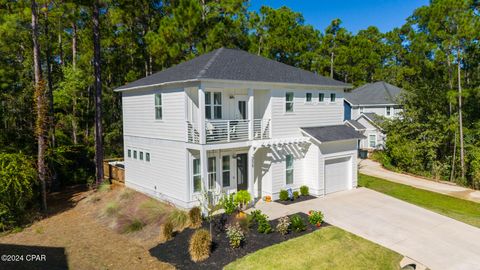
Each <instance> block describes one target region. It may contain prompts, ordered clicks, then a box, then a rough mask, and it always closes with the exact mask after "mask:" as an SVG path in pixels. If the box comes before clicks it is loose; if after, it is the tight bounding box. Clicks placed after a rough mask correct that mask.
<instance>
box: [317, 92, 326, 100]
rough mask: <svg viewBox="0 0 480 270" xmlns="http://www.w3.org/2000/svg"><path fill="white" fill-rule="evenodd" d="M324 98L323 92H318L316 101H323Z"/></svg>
mask: <svg viewBox="0 0 480 270" xmlns="http://www.w3.org/2000/svg"><path fill="white" fill-rule="evenodd" d="M324 100H325V94H324V93H320V94H318V101H319V102H323V101H324Z"/></svg>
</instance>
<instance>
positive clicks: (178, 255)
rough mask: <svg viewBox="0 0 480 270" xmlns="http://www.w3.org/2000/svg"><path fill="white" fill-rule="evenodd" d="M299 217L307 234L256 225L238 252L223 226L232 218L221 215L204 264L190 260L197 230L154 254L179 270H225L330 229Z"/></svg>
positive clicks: (171, 241)
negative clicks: (256, 254)
mask: <svg viewBox="0 0 480 270" xmlns="http://www.w3.org/2000/svg"><path fill="white" fill-rule="evenodd" d="M298 215H300V216H301V217H302V218H303V219H304V221H305V224H307V229H306V230H305V231H303V232H300V233H297V232H290V233H288V234H287V235H285V236H283V235H281V234H280V233H278V232H275V231H274V232H272V233H269V234H261V233H258V232H257V225H256V224H255V225H253V226H252V227H251V228H250V230H249V232H247V233H246V234H245V242H244V243H243V244H242V246H241V247H240V248H236V249H233V248H231V247H230V244H229V242H228V238H227V235H226V234H225V231H224V230H223V226H222V225H221V224H223V223H224V222H227V221H226V220H227V219H228V216H227V215H225V214H222V215H219V216H218V217H217V219H216V221H215V222H213V224H214V226H213V243H212V253H211V254H210V257H209V258H208V259H207V260H205V261H203V262H199V263H195V262H193V261H192V260H191V259H190V254H189V253H188V241H189V240H190V237H191V235H192V234H193V232H194V231H195V230H192V229H186V230H184V231H182V232H181V233H178V234H177V235H175V237H174V238H173V239H172V240H170V241H168V242H166V243H163V244H160V245H158V246H156V247H154V248H152V249H150V254H151V255H152V256H154V257H156V258H158V259H159V260H161V261H163V262H168V263H170V264H172V265H174V266H175V267H176V268H177V269H222V268H223V267H224V266H226V265H227V264H229V263H230V262H233V261H235V260H237V259H238V258H241V257H243V256H245V255H247V254H249V253H252V252H255V251H257V250H259V249H262V248H265V247H268V246H271V245H274V244H277V243H280V242H283V241H286V240H289V239H292V238H296V237H299V236H302V235H305V234H307V233H311V232H313V231H315V230H318V229H320V228H323V227H326V226H330V225H329V224H327V223H323V224H322V226H321V227H320V228H317V227H315V226H313V225H311V224H310V223H309V222H308V216H307V215H306V214H304V213H298ZM290 217H291V216H290ZM270 224H271V226H272V229H275V228H276V226H277V224H278V219H276V220H272V221H270ZM203 228H205V229H207V230H208V229H209V225H208V223H204V224H203Z"/></svg>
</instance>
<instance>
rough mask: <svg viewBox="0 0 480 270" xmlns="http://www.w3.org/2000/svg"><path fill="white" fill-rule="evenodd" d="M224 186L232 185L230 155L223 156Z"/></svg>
mask: <svg viewBox="0 0 480 270" xmlns="http://www.w3.org/2000/svg"><path fill="white" fill-rule="evenodd" d="M222 186H223V187H229V186H230V156H223V157H222Z"/></svg>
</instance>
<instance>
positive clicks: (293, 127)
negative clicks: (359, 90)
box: [271, 89, 343, 139]
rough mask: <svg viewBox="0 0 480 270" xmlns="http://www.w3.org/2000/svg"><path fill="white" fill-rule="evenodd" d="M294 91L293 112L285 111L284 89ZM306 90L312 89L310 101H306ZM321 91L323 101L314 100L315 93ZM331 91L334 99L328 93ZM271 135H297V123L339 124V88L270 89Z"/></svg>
mask: <svg viewBox="0 0 480 270" xmlns="http://www.w3.org/2000/svg"><path fill="white" fill-rule="evenodd" d="M286 92H293V93H294V99H293V100H294V105H293V112H288V113H287V112H285V93H286ZM306 93H312V101H313V102H311V103H307V102H306V98H305V95H306ZM319 93H324V94H325V100H324V102H318V94H319ZM331 93H335V94H336V99H335V102H330V94H331ZM271 108H272V137H273V138H274V139H275V138H291V137H300V136H302V135H301V132H300V129H299V128H300V127H315V126H329V125H341V124H343V92H342V91H335V90H297V89H295V90H288V89H275V90H272V98H271Z"/></svg>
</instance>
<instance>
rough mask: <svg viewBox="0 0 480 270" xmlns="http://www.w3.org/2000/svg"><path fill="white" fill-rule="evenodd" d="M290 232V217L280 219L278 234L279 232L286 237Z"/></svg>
mask: <svg viewBox="0 0 480 270" xmlns="http://www.w3.org/2000/svg"><path fill="white" fill-rule="evenodd" d="M289 230H290V218H289V217H288V216H285V217H282V218H280V219H279V220H278V224H277V232H279V233H280V234H281V235H286V234H288V231H289Z"/></svg>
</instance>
